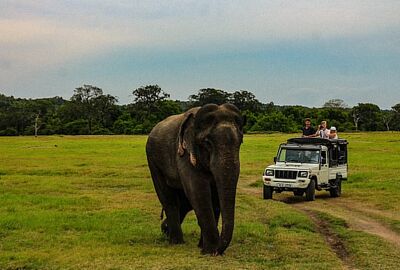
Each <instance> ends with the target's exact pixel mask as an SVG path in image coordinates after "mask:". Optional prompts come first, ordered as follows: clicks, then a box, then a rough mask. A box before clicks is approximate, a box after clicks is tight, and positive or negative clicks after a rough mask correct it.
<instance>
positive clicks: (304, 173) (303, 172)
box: [298, 171, 308, 178]
mask: <svg viewBox="0 0 400 270" xmlns="http://www.w3.org/2000/svg"><path fill="white" fill-rule="evenodd" d="M298 176H299V177H301V178H306V177H307V176H308V172H307V171H299V174H298Z"/></svg>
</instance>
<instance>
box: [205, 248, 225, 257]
mask: <svg viewBox="0 0 400 270" xmlns="http://www.w3.org/2000/svg"><path fill="white" fill-rule="evenodd" d="M201 254H202V255H211V256H212V257H216V256H219V255H221V254H219V253H218V251H217V250H215V249H213V250H207V249H204V248H203V249H201Z"/></svg>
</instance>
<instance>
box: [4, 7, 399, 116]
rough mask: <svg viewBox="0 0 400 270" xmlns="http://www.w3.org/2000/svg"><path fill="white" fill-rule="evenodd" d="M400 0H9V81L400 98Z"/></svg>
mask: <svg viewBox="0 0 400 270" xmlns="http://www.w3.org/2000/svg"><path fill="white" fill-rule="evenodd" d="M399 13H400V2H398V1H390V0H386V1H379V2H377V1H372V0H368V1H361V0H354V1H335V2H331V1H269V2H268V3H265V2H264V1H259V0H258V1H248V2H246V3H243V2H241V1H226V0H224V1H219V2H214V1H202V2H196V1H180V0H174V1H146V2H142V1H124V0H121V1H110V0H102V1H94V0H90V1H85V2H84V3H82V2H81V1H77V0H73V1H59V0H57V1H45V0H44V1H22V0H14V1H11V0H4V1H2V2H1V3H0V22H1V24H0V33H1V35H0V48H1V50H0V91H1V92H2V93H4V94H5V95H8V96H11V95H12V96H16V97H21V98H39V97H44V98H48V97H54V96H60V97H62V98H64V99H69V98H70V97H71V96H72V94H73V90H74V89H75V88H76V87H80V86H82V85H83V84H91V85H95V86H97V87H100V88H101V89H103V91H104V93H107V94H111V95H113V96H117V97H118V98H119V104H127V103H130V102H131V100H132V95H131V92H132V90H134V89H136V88H138V87H140V86H144V85H151V84H158V85H159V86H160V87H161V88H162V89H163V90H164V91H165V92H167V93H169V94H170V95H171V99H172V100H182V101H183V100H187V99H188V97H189V95H191V94H195V93H196V92H197V91H198V90H199V89H202V88H216V89H221V90H224V91H227V92H234V91H240V90H247V91H250V92H252V93H254V94H255V96H256V98H257V99H258V100H259V101H260V102H262V103H269V102H274V104H276V105H279V106H285V105H289V106H290V105H301V106H306V107H322V106H323V104H324V103H325V102H326V101H328V100H330V99H335V98H338V99H342V100H344V102H345V103H346V104H348V106H349V107H352V106H355V105H357V104H358V103H373V104H376V105H378V106H379V107H380V108H381V109H390V108H391V107H392V106H393V105H395V104H398V103H400V91H399V90H400V79H399V76H398V74H399V73H400V65H399V64H398V63H399V62H400V50H399V48H400V17H399V16H398V14H399Z"/></svg>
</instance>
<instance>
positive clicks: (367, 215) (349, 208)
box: [241, 187, 400, 269]
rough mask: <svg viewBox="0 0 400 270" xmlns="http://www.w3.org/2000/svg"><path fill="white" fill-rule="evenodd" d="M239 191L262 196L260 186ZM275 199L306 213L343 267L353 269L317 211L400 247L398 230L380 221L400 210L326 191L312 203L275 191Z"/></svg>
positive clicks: (396, 217) (397, 217) (394, 216)
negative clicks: (392, 210)
mask: <svg viewBox="0 0 400 270" xmlns="http://www.w3.org/2000/svg"><path fill="white" fill-rule="evenodd" d="M241 191H243V192H245V193H250V194H253V195H255V196H259V197H260V198H261V197H262V190H261V189H257V190H256V189H254V188H245V187H243V188H241ZM274 200H278V201H281V202H284V203H287V204H290V205H291V206H292V207H294V208H296V209H298V210H299V211H302V212H304V213H305V214H307V215H308V216H309V217H310V219H311V220H312V221H313V222H314V224H315V226H316V228H317V230H318V232H319V233H320V234H321V235H322V236H323V237H324V238H325V241H326V242H327V244H328V245H329V246H330V247H331V249H332V250H333V251H334V252H335V253H336V255H337V256H338V258H340V259H341V260H342V261H343V267H344V268H345V269H355V268H354V267H353V265H352V263H351V260H350V257H349V254H348V252H347V250H346V249H345V246H344V244H343V243H342V242H341V240H340V239H339V237H338V236H337V235H336V234H335V233H334V232H332V231H331V230H330V229H329V226H327V225H328V224H327V223H326V221H324V220H322V219H321V218H319V217H318V215H317V213H318V212H322V213H326V214H329V215H331V216H334V217H337V218H340V219H343V220H344V221H345V222H346V224H347V225H348V227H349V228H350V229H353V230H356V231H362V232H365V233H369V234H372V235H376V236H378V237H380V238H382V239H384V240H386V241H387V242H389V243H391V244H392V245H394V246H396V247H398V248H400V233H398V232H396V231H394V230H392V229H391V228H389V226H388V225H386V224H385V223H384V222H383V221H382V220H384V219H392V220H400V213H394V212H390V211H384V210H380V209H376V208H375V207H374V206H372V205H367V204H365V203H363V202H360V201H356V200H352V199H349V198H344V197H340V198H331V197H330V196H329V193H317V195H316V200H315V201H312V202H307V201H305V198H304V197H296V196H293V195H292V194H291V193H282V194H274Z"/></svg>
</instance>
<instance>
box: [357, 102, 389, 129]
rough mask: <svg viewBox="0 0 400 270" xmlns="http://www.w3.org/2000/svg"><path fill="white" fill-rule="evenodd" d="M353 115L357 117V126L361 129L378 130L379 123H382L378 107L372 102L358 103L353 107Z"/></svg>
mask: <svg viewBox="0 0 400 270" xmlns="http://www.w3.org/2000/svg"><path fill="white" fill-rule="evenodd" d="M352 111H353V115H354V117H358V121H359V124H357V125H359V128H360V129H361V130H363V131H376V130H379V124H380V123H382V122H381V119H380V117H379V115H380V112H381V110H380V108H379V107H378V105H375V104H372V103H358V105H357V106H354V107H353V110H352Z"/></svg>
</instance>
